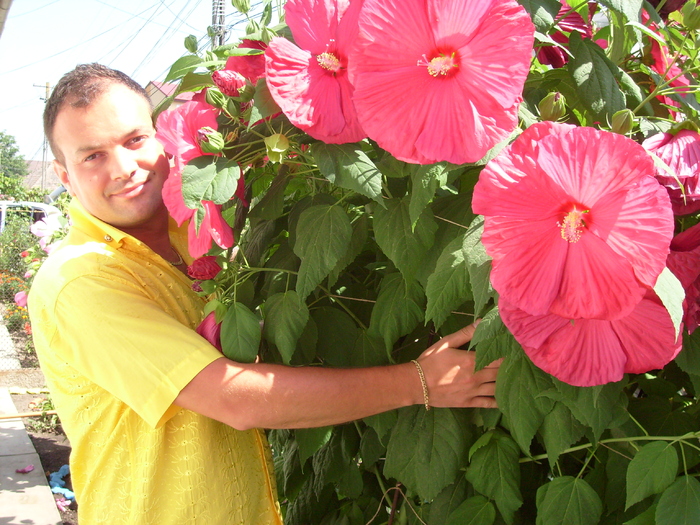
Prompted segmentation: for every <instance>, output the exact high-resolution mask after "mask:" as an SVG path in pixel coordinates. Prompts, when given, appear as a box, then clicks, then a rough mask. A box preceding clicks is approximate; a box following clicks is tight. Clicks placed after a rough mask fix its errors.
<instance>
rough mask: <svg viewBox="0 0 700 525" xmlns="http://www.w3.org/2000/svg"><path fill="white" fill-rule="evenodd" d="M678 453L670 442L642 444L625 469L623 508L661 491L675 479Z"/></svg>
mask: <svg viewBox="0 0 700 525" xmlns="http://www.w3.org/2000/svg"><path fill="white" fill-rule="evenodd" d="M677 472H678V454H677V453H676V449H675V448H673V445H671V444H670V443H665V442H663V441H655V442H652V443H648V444H646V445H644V446H643V447H642V448H641V449H639V452H637V454H635V456H634V457H633V458H632V461H630V465H629V467H628V469H627V503H626V505H625V509H628V508H630V507H631V506H632V505H634V504H635V503H637V502H639V501H642V500H643V499H644V498H646V497H647V496H651V495H652V494H658V493H660V492H663V491H664V490H665V489H666V488H667V487H668V486H669V485H671V484H672V483H673V481H674V480H675V479H676V473H677Z"/></svg>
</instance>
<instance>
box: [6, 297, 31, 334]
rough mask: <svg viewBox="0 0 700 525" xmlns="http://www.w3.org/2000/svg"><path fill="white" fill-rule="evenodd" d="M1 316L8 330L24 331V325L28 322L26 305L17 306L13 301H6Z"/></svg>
mask: <svg viewBox="0 0 700 525" xmlns="http://www.w3.org/2000/svg"><path fill="white" fill-rule="evenodd" d="M2 318H3V319H4V320H5V326H6V327H7V329H8V330H9V331H10V332H18V331H20V330H25V332H26V325H27V323H28V322H29V315H28V314H27V308H26V307H23V306H18V305H16V304H14V302H12V303H8V304H6V305H5V313H3V315H2Z"/></svg>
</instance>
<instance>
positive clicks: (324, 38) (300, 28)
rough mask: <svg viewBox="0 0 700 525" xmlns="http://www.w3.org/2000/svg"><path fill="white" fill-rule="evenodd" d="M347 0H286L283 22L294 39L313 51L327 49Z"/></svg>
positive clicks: (345, 7)
mask: <svg viewBox="0 0 700 525" xmlns="http://www.w3.org/2000/svg"><path fill="white" fill-rule="evenodd" d="M349 4H350V2H349V0H287V3H286V4H285V6H284V13H285V22H286V23H287V25H288V26H289V29H290V30H291V31H292V34H293V35H294V42H296V44H297V45H298V46H299V47H300V48H302V49H306V50H307V51H309V52H311V53H312V54H314V55H320V54H321V53H324V52H325V51H327V48H328V44H330V43H331V41H332V40H333V39H334V38H335V35H336V30H337V28H338V22H339V20H340V19H341V18H342V16H343V13H344V12H345V10H346V9H347V8H348V6H349Z"/></svg>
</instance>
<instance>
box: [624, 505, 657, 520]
mask: <svg viewBox="0 0 700 525" xmlns="http://www.w3.org/2000/svg"><path fill="white" fill-rule="evenodd" d="M656 507H657V504H656V503H654V504H653V505H652V506H651V507H649V508H648V509H647V510H645V511H644V512H642V513H641V514H638V515H637V516H636V517H634V518H632V519H631V520H629V521H626V522H625V523H624V525H656V520H655V519H654V516H655V515H656Z"/></svg>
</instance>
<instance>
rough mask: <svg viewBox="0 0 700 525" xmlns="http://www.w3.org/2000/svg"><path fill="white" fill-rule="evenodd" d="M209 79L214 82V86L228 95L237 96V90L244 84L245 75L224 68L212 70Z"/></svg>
mask: <svg viewBox="0 0 700 525" xmlns="http://www.w3.org/2000/svg"><path fill="white" fill-rule="evenodd" d="M211 79H212V80H213V81H214V84H216V87H218V88H219V91H221V92H222V93H223V94H224V95H226V96H229V97H237V96H238V95H239V92H238V90H239V89H241V88H242V87H243V86H245V77H244V76H243V75H241V74H240V73H239V72H238V71H229V70H226V69H221V70H218V71H214V72H213V73H212V74H211Z"/></svg>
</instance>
